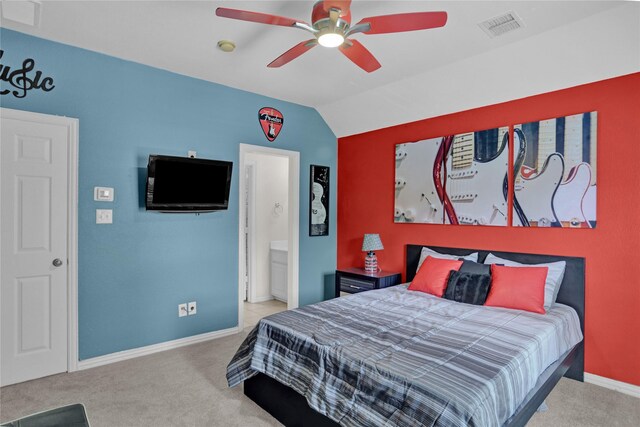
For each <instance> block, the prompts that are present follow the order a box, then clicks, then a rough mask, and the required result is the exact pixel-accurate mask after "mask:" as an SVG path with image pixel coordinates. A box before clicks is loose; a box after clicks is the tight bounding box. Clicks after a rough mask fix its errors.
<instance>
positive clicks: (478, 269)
mask: <svg viewBox="0 0 640 427" xmlns="http://www.w3.org/2000/svg"><path fill="white" fill-rule="evenodd" d="M458 271H459V272H460V273H473V274H487V275H491V265H489V264H482V263H479V262H473V261H469V260H466V259H465V260H463V261H462V265H461V266H460V269H459V270H458Z"/></svg>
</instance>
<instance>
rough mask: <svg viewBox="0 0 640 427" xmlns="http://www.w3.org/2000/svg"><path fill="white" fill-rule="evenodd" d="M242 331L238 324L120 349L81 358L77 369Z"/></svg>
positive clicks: (119, 360)
mask: <svg viewBox="0 0 640 427" xmlns="http://www.w3.org/2000/svg"><path fill="white" fill-rule="evenodd" d="M239 331H240V329H238V327H237V326H235V327H233V328H229V329H222V330H220V331H214V332H207V333H204V334H199V335H194V336H191V337H186V338H179V339H177V340H173V341H166V342H161V343H158V344H152V345H148V346H145V347H139V348H133V349H131V350H124V351H119V352H117V353H111V354H105V355H104V356H98V357H92V358H91V359H86V360H80V361H79V362H78V365H77V368H78V369H77V370H78V371H82V370H84V369H90V368H95V367H97V366H102V365H108V364H110V363H116V362H121V361H123V360H128V359H133V358H135V357H140V356H147V355H149V354H153V353H158V352H161V351H166V350H171V349H174V348H179V347H184V346H186V345H191V344H196V343H199V342H204V341H209V340H213V339H216V338H222V337H226V336H229V335H233V334H237V333H238V332H239Z"/></svg>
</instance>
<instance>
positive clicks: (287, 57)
mask: <svg viewBox="0 0 640 427" xmlns="http://www.w3.org/2000/svg"><path fill="white" fill-rule="evenodd" d="M317 44H318V41H317V40H316V39H311V40H306V41H303V42H301V43H298V44H297V45H295V46H294V47H292V48H291V49H289V50H288V51H286V52H285V53H283V54H282V55H280V56H279V57H277V58H276V59H275V60H273V61H272V62H271V63H270V64H269V65H267V67H269V68H277V67H282V66H283V65H285V64H287V63H289V62H291V61H293V60H294V59H296V58H297V57H298V56H300V55H302V54H303V53H305V52H306V51H308V50H309V49H311V48H312V47H315V46H316V45H317Z"/></svg>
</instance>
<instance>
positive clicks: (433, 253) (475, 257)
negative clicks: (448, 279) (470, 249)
mask: <svg viewBox="0 0 640 427" xmlns="http://www.w3.org/2000/svg"><path fill="white" fill-rule="evenodd" d="M428 256H430V257H433V258H440V259H460V258H462V259H466V260H468V261H473V262H478V252H474V253H472V254H469V255H464V256H463V255H451V254H441V253H440V252H436V251H434V250H431V249H429V248H422V251H421V252H420V260H419V261H418V267H417V268H416V272H418V270H420V266H421V265H422V263H423V262H424V260H425V259H427V257H428Z"/></svg>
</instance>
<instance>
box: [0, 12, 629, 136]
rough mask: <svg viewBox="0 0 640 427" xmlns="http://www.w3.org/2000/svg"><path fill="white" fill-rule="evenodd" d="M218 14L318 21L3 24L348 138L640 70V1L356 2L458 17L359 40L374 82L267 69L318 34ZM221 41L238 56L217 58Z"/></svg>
mask: <svg viewBox="0 0 640 427" xmlns="http://www.w3.org/2000/svg"><path fill="white" fill-rule="evenodd" d="M3 3H6V2H3ZM217 7H229V8H234V9H245V10H251V11H256V12H262V13H270V14H275V15H280V16H286V17H291V18H295V19H300V20H302V21H306V22H310V20H311V17H310V13H311V9H312V7H313V2H312V1H299V0H298V1H47V0H44V1H42V2H41V7H40V23H39V25H38V26H37V27H30V26H27V25H22V24H18V23H15V22H13V21H9V20H7V19H4V18H3V19H2V26H4V27H7V28H10V29H14V30H17V31H21V32H24V33H27V34H32V35H35V36H38V37H43V38H46V39H50V40H55V41H59V42H62V43H66V44H70V45H73V46H78V47H82V48H85V49H89V50H93V51H97V52H101V53H105V54H108V55H112V56H116V57H119V58H123V59H127V60H131V61H135V62H138V63H142V64H147V65H150V66H153V67H158V68H162V69H166V70H169V71H173V72H176V73H179V74H184V75H188V76H193V77H196V78H200V79H204V80H208V81H212V82H215V83H220V84H223V85H226V86H230V87H234V88H238V89H243V90H247V91H251V92H254V93H259V94H262V95H266V96H270V97H274V98H278V99H282V100H286V101H290V102H295V103H298V104H302V105H306V106H310V107H314V108H316V109H317V110H318V111H319V112H320V114H321V115H322V116H323V117H324V119H325V120H326V122H327V123H328V125H329V126H330V127H331V129H332V130H333V131H334V133H335V134H336V136H338V137H340V136H347V135H352V134H356V133H361V132H366V131H369V130H374V129H379V128H382V127H387V126H393V125H396V124H401V123H406V122H410V121H414V120H420V119H423V118H427V117H433V116H438V115H442V114H447V113H451V112H455V111H461V110H465V109H469V108H474V107H479V106H483V105H488V104H493V103H497V102H502V101H507V100H510V99H515V98H521V97H525V96H530V95H535V94H538V93H543V92H548V91H551V90H556V89H561V88H565V87H570V86H575V85H578V84H583V83H588V82H592V81H597V80H602V79H606V78H610V77H615V76H620V75H624V74H629V73H633V72H637V71H640V2H625V1H367V0H354V1H353V3H352V4H351V14H352V16H353V22H357V21H358V20H359V19H360V18H363V17H367V16H378V15H386V14H396V13H405V12H418V11H446V12H447V14H448V22H447V24H446V26H444V27H442V28H438V29H431V30H423V31H414V32H406V33H394V34H384V35H366V34H356V35H354V36H353V38H354V39H356V40H358V41H360V42H361V43H362V44H364V45H365V46H366V47H367V49H368V50H369V51H371V52H372V53H373V54H374V55H375V57H376V58H377V59H378V61H379V62H380V63H381V64H382V67H381V68H380V69H379V70H377V71H375V72H373V73H366V72H365V71H363V70H361V69H360V68H358V67H356V66H355V65H354V64H353V63H351V62H350V61H349V60H348V59H347V58H346V57H345V56H343V55H341V54H340V52H338V51H336V50H334V49H328V48H322V47H317V48H315V49H313V50H312V51H309V52H307V53H306V54H304V55H302V56H300V57H299V58H296V59H295V60H293V61H291V62H290V63H288V64H286V65H285V66H283V67H281V68H267V64H269V63H270V62H271V61H273V60H274V59H275V58H277V57H278V56H279V55H281V54H282V53H283V52H285V51H286V50H288V49H289V48H291V47H293V46H294V45H296V44H297V43H299V42H301V41H303V40H306V39H308V38H309V35H308V34H307V33H304V32H303V31H300V30H299V29H296V28H286V27H281V26H271V25H263V24H257V23H252V22H243V21H238V20H233V19H225V18H221V17H218V16H216V15H215V9H216V8H217ZM509 11H513V12H515V13H516V14H517V15H518V16H519V17H520V18H521V20H522V21H523V23H524V26H523V27H522V28H520V29H518V30H515V31H513V32H509V33H506V34H504V35H502V36H498V37H494V38H490V37H489V36H487V35H486V34H485V33H484V32H483V31H482V30H481V29H480V27H479V26H478V23H480V22H481V21H484V20H486V19H489V18H493V17H495V16H498V15H501V14H503V13H505V12H509ZM222 39H228V40H232V41H234V42H235V43H236V46H237V48H236V50H235V51H234V52H233V53H225V52H222V51H221V50H219V49H217V47H216V44H217V42H218V41H219V40H222Z"/></svg>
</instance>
